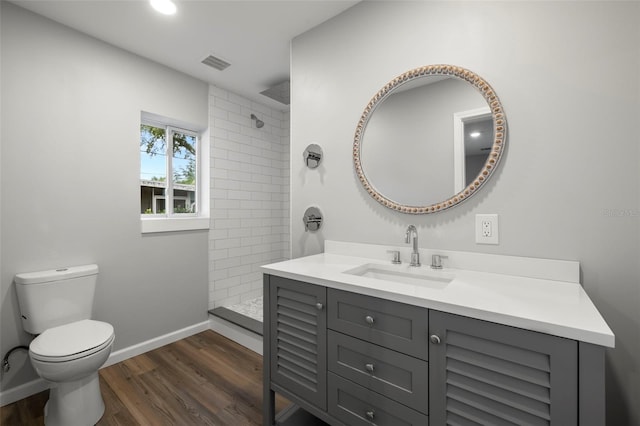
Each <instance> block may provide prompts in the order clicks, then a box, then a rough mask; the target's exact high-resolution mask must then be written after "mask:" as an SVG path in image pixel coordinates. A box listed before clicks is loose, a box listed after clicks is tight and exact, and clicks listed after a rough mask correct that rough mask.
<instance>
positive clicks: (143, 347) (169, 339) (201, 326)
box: [102, 321, 209, 368]
mask: <svg viewBox="0 0 640 426" xmlns="http://www.w3.org/2000/svg"><path fill="white" fill-rule="evenodd" d="M208 329H209V321H203V322H201V323H198V324H194V325H192V326H189V327H186V328H183V329H181V330H176V331H174V332H172V333H169V334H165V335H164V336H158V337H156V338H154V339H151V340H147V341H146V342H142V343H138V344H137V345H133V346H129V347H128V348H124V349H120V350H119V351H115V352H112V353H111V355H110V356H109V359H108V360H107V362H106V363H105V364H104V366H102V368H104V367H108V366H110V365H113V364H117V363H119V362H121V361H124V360H126V359H129V358H133V357H134V356H138V355H141V354H143V353H145V352H149V351H152V350H154V349H158V348H159V347H161V346H164V345H168V344H169V343H173V342H177V341H178V340H180V339H184V338H185V337H189V336H193V335H194V334H197V333H200V332H201V331H205V330H208Z"/></svg>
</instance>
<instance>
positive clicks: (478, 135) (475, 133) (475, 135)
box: [469, 132, 480, 138]
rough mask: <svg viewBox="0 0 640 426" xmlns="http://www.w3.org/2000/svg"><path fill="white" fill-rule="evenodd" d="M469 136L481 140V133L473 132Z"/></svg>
mask: <svg viewBox="0 0 640 426" xmlns="http://www.w3.org/2000/svg"><path fill="white" fill-rule="evenodd" d="M469 136H471V137H472V138H479V137H480V132H471V133H469Z"/></svg>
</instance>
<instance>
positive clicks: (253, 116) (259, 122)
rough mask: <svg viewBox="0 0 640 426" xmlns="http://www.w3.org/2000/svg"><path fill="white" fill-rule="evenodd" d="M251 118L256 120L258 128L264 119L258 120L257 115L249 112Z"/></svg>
mask: <svg viewBox="0 0 640 426" xmlns="http://www.w3.org/2000/svg"><path fill="white" fill-rule="evenodd" d="M251 119H252V120H256V127H257V128H258V129H259V128H260V127H262V126H264V121H262V120H260V119H259V118H258V117H256V115H255V114H251Z"/></svg>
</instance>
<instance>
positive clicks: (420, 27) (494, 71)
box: [291, 1, 640, 425]
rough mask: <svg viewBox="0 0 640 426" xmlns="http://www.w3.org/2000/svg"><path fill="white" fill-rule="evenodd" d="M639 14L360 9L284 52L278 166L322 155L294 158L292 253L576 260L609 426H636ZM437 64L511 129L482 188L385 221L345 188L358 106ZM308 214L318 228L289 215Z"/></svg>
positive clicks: (588, 7)
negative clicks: (412, 230) (357, 250)
mask: <svg viewBox="0 0 640 426" xmlns="http://www.w3.org/2000/svg"><path fill="white" fill-rule="evenodd" d="M638 16H640V3H638V2H464V3H461V2H437V1H436V2H396V1H381V2H364V3H360V4H358V5H356V6H355V7H353V8H351V9H349V10H347V11H346V12H345V13H343V14H342V15H339V16H338V17H336V18H334V19H333V20H330V21H328V22H326V23H324V24H322V25H320V26H318V27H316V28H314V29H312V30H311V31H309V32H307V33H305V34H303V35H301V36H299V37H297V38H296V39H294V41H293V43H292V79H291V85H292V86H291V87H292V104H291V141H292V143H291V155H292V159H293V160H295V159H296V158H297V157H298V156H299V155H300V154H301V153H302V151H303V150H304V148H305V147H306V145H307V144H309V143H312V142H314V143H317V144H319V145H321V146H322V148H323V150H324V153H325V156H324V159H323V163H322V164H323V166H322V169H321V170H316V171H310V170H307V169H305V168H304V166H303V165H302V164H299V163H298V162H296V161H292V186H291V200H292V201H291V204H292V213H291V214H292V255H293V257H299V256H302V255H307V254H312V253H317V252H319V251H321V250H322V241H323V240H324V239H334V240H343V241H357V242H366V243H379V244H401V243H402V241H403V236H404V230H405V229H406V227H407V225H408V224H410V223H414V224H415V225H416V226H417V227H418V229H419V233H420V245H421V246H422V247H425V248H440V249H449V250H466V251H476V252H486V253H501V254H512V255H521V256H532V257H543V258H557V259H570V260H578V261H580V262H581V267H582V271H581V272H582V283H583V285H584V287H585V289H586V291H587V292H588V294H589V295H590V297H591V298H592V300H593V301H594V303H595V304H596V306H597V307H598V309H599V310H600V311H601V313H602V314H603V316H604V318H605V319H606V321H607V322H608V323H609V325H610V326H611V328H612V329H613V331H614V332H615V333H616V338H617V347H616V348H615V349H611V350H607V356H606V363H607V407H608V410H607V416H608V420H609V422H608V424H611V425H631V424H640V408H639V406H638V404H637V402H638V401H639V400H640V357H639V356H638V354H640V331H639V330H640V266H639V265H640V248H639V243H640V202H639V196H640V187H639V182H640V174H639V162H640V161H639V160H640V153H639V151H638V150H639V145H640V144H639V138H638V134H637V121H638V117H639V116H640V102H639V100H640V87H639V85H640V79H638V75H640V63H639V62H640V57H639V52H640V26H638ZM438 63H449V64H454V65H459V66H462V67H465V68H468V69H470V70H472V71H474V72H476V73H478V74H479V75H480V76H481V77H483V78H484V79H486V80H487V81H488V82H489V84H491V85H492V87H493V88H494V89H495V90H496V92H497V94H498V96H499V97H500V99H501V101H502V103H503V106H504V109H505V112H506V115H507V119H508V125H509V132H508V133H509V134H508V144H509V145H508V149H507V151H506V153H505V157H504V158H503V163H502V164H501V165H500V167H499V169H498V170H497V171H496V173H495V174H494V176H493V177H492V179H491V180H490V181H489V183H488V184H487V185H486V186H485V187H484V188H483V189H482V191H481V192H480V193H479V194H477V195H475V196H474V197H472V198H471V199H469V200H467V201H466V202H465V203H463V204H462V205H460V206H457V207H455V208H453V209H451V210H448V211H445V212H441V213H438V214H435V215H423V216H411V215H403V214H400V213H395V212H393V211H391V210H389V209H386V208H385V207H383V206H382V205H380V204H378V203H377V202H376V201H375V200H373V199H372V198H371V197H369V196H368V194H367V193H366V192H365V191H364V189H363V188H362V187H361V186H360V184H359V182H358V181H357V179H356V176H355V172H354V168H353V164H352V143H353V136H354V132H355V128H356V124H357V122H358V120H359V118H360V115H361V114H362V111H363V109H364V107H365V106H366V105H367V103H368V102H369V100H370V99H371V97H372V96H373V95H374V94H375V93H376V92H377V91H378V90H379V89H380V88H381V87H382V86H383V85H385V84H386V83H387V82H389V81H390V80H392V79H393V78H394V77H396V76H397V75H399V74H401V73H403V72H405V71H407V70H409V69H411V68H415V67H418V66H423V65H429V64H438ZM311 204H315V205H317V206H319V207H320V209H321V210H322V211H323V212H324V215H325V221H324V223H323V228H322V229H321V230H320V231H319V232H318V233H305V232H304V230H303V227H302V224H301V223H300V220H299V218H300V217H301V216H302V214H303V212H304V210H305V209H306V207H307V206H309V205H311ZM476 213H498V214H499V215H500V238H501V241H500V245H498V246H481V245H476V244H475V243H474V216H475V214H476Z"/></svg>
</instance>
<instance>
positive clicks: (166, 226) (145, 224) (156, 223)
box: [140, 217, 209, 234]
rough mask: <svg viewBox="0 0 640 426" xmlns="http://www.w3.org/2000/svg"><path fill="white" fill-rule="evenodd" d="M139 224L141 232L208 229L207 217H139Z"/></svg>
mask: <svg viewBox="0 0 640 426" xmlns="http://www.w3.org/2000/svg"><path fill="white" fill-rule="evenodd" d="M140 225H141V229H142V233H143V234H151V233H155V232H176V231H195V230H199V229H209V218H208V217H185V218H166V217H161V218H141V219H140Z"/></svg>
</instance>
